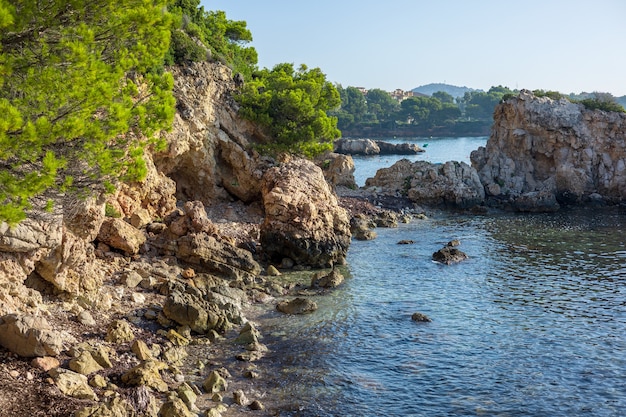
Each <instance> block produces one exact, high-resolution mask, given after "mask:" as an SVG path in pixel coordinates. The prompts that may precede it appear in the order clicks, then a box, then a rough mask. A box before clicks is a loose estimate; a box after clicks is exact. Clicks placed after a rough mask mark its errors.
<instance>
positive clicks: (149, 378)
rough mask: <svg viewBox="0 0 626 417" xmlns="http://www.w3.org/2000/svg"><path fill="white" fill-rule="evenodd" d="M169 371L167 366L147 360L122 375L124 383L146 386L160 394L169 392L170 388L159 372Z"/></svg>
mask: <svg viewBox="0 0 626 417" xmlns="http://www.w3.org/2000/svg"><path fill="white" fill-rule="evenodd" d="M164 369H167V365H166V364H165V363H163V362H160V361H155V360H147V361H144V362H141V363H140V364H139V365H137V366H135V367H134V368H132V369H130V370H129V371H128V372H126V373H125V374H123V375H122V382H124V383H125V384H128V385H145V386H147V387H150V388H153V389H155V390H157V391H158V392H167V390H168V386H167V383H165V381H163V378H162V377H161V374H160V373H159V371H162V370H164Z"/></svg>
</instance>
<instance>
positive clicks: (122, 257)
mask: <svg viewBox="0 0 626 417" xmlns="http://www.w3.org/2000/svg"><path fill="white" fill-rule="evenodd" d="M172 72H173V73H174V75H175V80H176V81H175V83H176V86H175V94H176V98H177V102H178V104H177V108H178V112H177V114H176V118H175V122H174V129H173V131H172V132H170V133H168V134H167V137H166V139H167V142H168V148H167V149H166V150H165V151H163V152H150V153H148V154H146V160H147V164H148V169H149V172H148V175H147V178H146V180H145V181H143V182H142V183H132V184H119V186H118V189H117V191H116V192H115V193H114V194H111V195H101V196H92V197H89V198H86V199H83V198H78V197H72V196H58V197H57V198H56V202H57V204H56V205H55V208H54V210H53V211H52V212H48V211H45V210H38V209H37V208H36V207H35V209H34V210H33V211H32V212H31V215H30V216H29V218H28V219H26V220H25V221H23V222H22V223H20V224H19V225H17V226H14V227H9V226H8V225H7V224H2V225H0V346H1V348H0V357H1V358H2V361H1V362H0V416H2V417H4V416H17V415H29V416H70V415H74V416H80V417H88V416H157V415H159V416H163V417H168V416H197V415H202V416H220V415H222V416H235V415H241V414H246V415H249V413H251V412H254V413H255V414H254V415H272V414H274V413H275V411H276V410H273V408H272V407H274V406H275V405H274V404H273V403H272V399H271V398H267V397H266V394H265V391H264V389H263V386H264V382H263V380H264V378H268V375H267V374H266V372H267V371H266V370H264V365H263V357H264V355H265V354H266V352H267V346H266V345H265V344H263V342H262V339H263V336H262V329H261V328H259V325H258V323H257V322H256V320H255V317H256V315H255V311H259V308H260V309H261V310H265V311H268V310H269V311H273V312H275V313H276V314H300V313H306V312H310V311H314V310H315V308H316V307H315V305H314V304H315V303H314V302H313V301H311V300H309V298H308V297H307V295H311V294H319V293H320V292H322V293H323V292H324V291H328V290H329V288H332V287H334V286H336V285H340V284H341V282H342V281H343V276H342V274H341V273H340V272H339V270H338V269H336V268H338V267H340V266H341V265H342V264H344V263H345V256H346V253H347V250H348V247H349V244H350V241H351V239H352V236H353V234H355V233H357V232H356V230H370V229H371V228H372V227H374V226H380V225H388V226H390V227H392V226H393V225H394V223H395V222H397V221H398V219H397V218H396V215H395V214H393V213H392V212H391V211H387V210H384V209H383V208H381V207H380V206H376V205H374V204H373V203H372V202H371V201H369V200H368V199H367V198H365V197H364V196H361V195H353V196H351V197H345V198H342V197H338V194H337V193H336V192H335V190H336V189H346V190H350V188H346V185H347V186H348V187H352V186H353V183H354V179H353V177H352V180H351V179H350V177H351V176H352V173H353V170H354V165H353V164H352V161H351V159H350V158H348V157H345V156H341V155H336V154H329V155H326V156H325V157H323V158H322V159H321V160H320V161H318V164H319V166H317V165H315V164H314V163H312V162H310V161H307V160H303V159H297V158H288V159H285V160H281V161H273V160H270V159H267V158H263V157H261V156H260V155H258V154H256V153H255V152H254V151H252V150H250V149H251V147H250V146H249V144H250V140H252V139H253V138H254V137H255V136H257V135H260V134H262V133H260V132H257V130H256V127H255V126H253V125H251V124H249V123H247V122H245V121H243V120H240V119H238V117H237V115H236V110H237V109H236V105H235V104H234V102H233V101H232V99H231V91H232V89H234V88H235V86H234V84H233V83H232V81H231V74H230V71H229V70H228V69H227V68H225V67H223V66H220V65H218V64H207V63H205V64H194V65H190V66H188V67H183V68H173V69H172ZM322 168H324V170H322ZM344 207H345V208H344ZM355 218H358V219H359V222H355V221H354V219H355ZM402 219H403V220H405V221H406V219H407V217H406V216H404V217H402ZM396 224H397V223H396ZM290 273H292V274H293V273H296V274H297V276H298V277H299V281H294V280H293V279H285V278H284V277H288V276H289V274H290ZM253 306H256V307H257V308H252V307H253ZM277 312H282V313H277ZM272 378H273V377H272Z"/></svg>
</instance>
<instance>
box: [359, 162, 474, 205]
mask: <svg viewBox="0 0 626 417" xmlns="http://www.w3.org/2000/svg"><path fill="white" fill-rule="evenodd" d="M365 186H366V187H376V188H377V189H378V190H380V192H381V193H391V194H396V195H406V196H407V197H408V198H409V200H411V201H413V202H414V203H417V204H420V205H425V206H448V207H458V208H471V207H474V206H477V205H480V204H482V203H483V201H484V197H485V192H484V189H483V186H482V184H481V182H480V179H479V178H478V174H477V172H476V170H475V169H473V168H472V167H470V166H469V165H467V164H466V163H464V162H454V161H450V162H446V163H444V164H433V163H430V162H426V161H415V162H411V161H409V160H408V159H402V160H400V161H398V162H396V163H395V164H393V165H392V166H391V167H389V168H383V169H379V170H378V171H377V172H376V175H375V176H374V178H368V179H367V180H366V182H365Z"/></svg>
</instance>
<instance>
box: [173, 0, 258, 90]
mask: <svg viewBox="0 0 626 417" xmlns="http://www.w3.org/2000/svg"><path fill="white" fill-rule="evenodd" d="M169 10H170V12H171V13H172V14H173V15H174V16H175V19H174V21H175V24H174V25H173V27H172V45H171V48H170V51H169V53H168V60H169V63H183V62H186V61H192V62H197V61H205V60H206V59H207V57H208V56H210V55H211V54H212V55H213V56H215V57H216V58H219V59H221V60H223V61H224V62H226V63H228V64H229V65H231V66H232V67H233V71H235V72H240V73H242V74H243V75H244V77H245V79H250V77H251V76H252V73H253V72H254V70H256V65H257V61H258V56H257V53H256V50H255V49H254V48H253V47H249V46H247V44H248V43H249V42H251V41H252V33H251V32H250V31H249V30H248V29H247V27H246V26H247V24H246V22H244V21H233V20H229V19H228V18H227V17H226V14H225V13H224V12H223V11H205V10H204V7H202V6H200V0H169ZM207 50H208V51H210V53H207Z"/></svg>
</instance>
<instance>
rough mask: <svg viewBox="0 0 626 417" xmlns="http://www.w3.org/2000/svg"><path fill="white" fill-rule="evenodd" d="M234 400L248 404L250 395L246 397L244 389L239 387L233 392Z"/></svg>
mask: <svg viewBox="0 0 626 417" xmlns="http://www.w3.org/2000/svg"><path fill="white" fill-rule="evenodd" d="M233 401H234V402H235V404H237V405H246V404H248V397H246V394H245V393H244V392H243V390H240V389H238V390H236V391H235V392H233Z"/></svg>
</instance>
